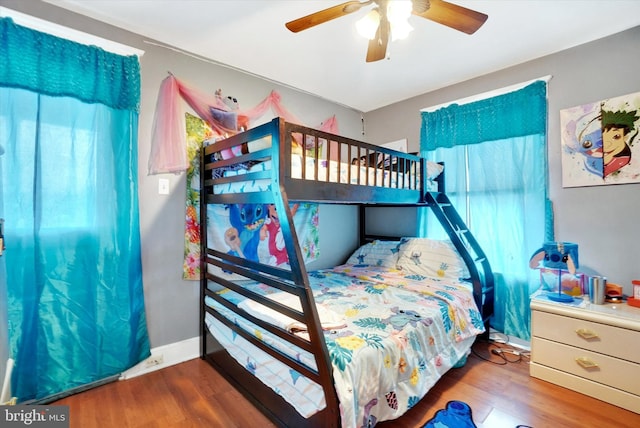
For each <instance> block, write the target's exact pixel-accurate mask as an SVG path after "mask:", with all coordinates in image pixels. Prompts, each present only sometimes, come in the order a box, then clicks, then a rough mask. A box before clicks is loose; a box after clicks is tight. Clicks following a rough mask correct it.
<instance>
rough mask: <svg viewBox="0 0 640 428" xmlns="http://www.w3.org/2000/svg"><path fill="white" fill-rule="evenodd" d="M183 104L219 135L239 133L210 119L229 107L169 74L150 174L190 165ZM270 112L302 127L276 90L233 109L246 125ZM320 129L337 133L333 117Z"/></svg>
mask: <svg viewBox="0 0 640 428" xmlns="http://www.w3.org/2000/svg"><path fill="white" fill-rule="evenodd" d="M182 101H185V102H186V103H187V104H188V105H189V106H190V107H191V108H192V109H193V110H194V111H195V112H196V114H197V115H198V116H200V117H201V118H202V119H203V120H205V121H206V122H207V123H208V124H209V125H211V127H212V128H213V130H214V131H215V132H217V133H219V134H220V135H223V136H225V135H226V136H229V135H233V134H235V133H237V132H238V131H237V130H236V129H228V128H225V127H224V126H222V124H221V123H220V122H218V121H217V120H216V119H215V118H214V117H213V115H212V113H211V108H215V109H218V110H222V111H229V107H228V106H227V105H226V104H225V103H224V102H222V100H221V99H220V98H219V97H217V96H216V95H215V94H211V95H209V94H204V93H202V92H200V91H198V90H196V89H194V88H193V87H191V86H190V85H188V84H186V83H184V82H182V81H180V80H178V79H176V77H175V76H173V75H169V76H168V77H167V78H166V79H164V80H163V81H162V84H161V85H160V91H159V93H158V100H157V102H156V111H155V116H154V119H153V135H152V141H151V153H150V155H149V164H148V168H149V175H153V174H163V173H177V172H181V171H186V169H187V168H188V166H189V161H188V159H187V150H186V147H187V142H186V132H185V127H186V125H185V109H184V103H183V102H182ZM269 109H271V110H273V112H274V113H275V114H276V116H280V117H282V118H284V119H285V120H286V121H288V122H293V123H298V124H303V123H302V121H300V120H299V119H298V118H297V117H296V116H294V115H293V114H291V113H290V112H289V111H288V110H287V109H286V108H285V107H284V106H283V105H282V101H281V99H280V94H279V93H278V92H276V91H271V93H270V94H269V95H268V96H267V97H266V98H265V99H264V100H263V101H261V102H260V103H259V104H258V105H257V106H255V107H253V108H251V109H247V110H242V109H240V110H234V112H235V113H237V115H238V124H239V125H247V126H248V125H249V124H250V123H252V122H253V121H255V120H256V119H258V118H260V117H262V116H264V115H265V114H266V113H267V111H268V110H269ZM319 129H320V130H322V131H325V132H329V133H332V134H337V133H338V122H337V120H336V117H335V116H332V117H330V118H329V119H327V120H325V121H323V122H322V125H321V126H320V127H319Z"/></svg>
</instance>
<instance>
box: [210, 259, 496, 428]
mask: <svg viewBox="0 0 640 428" xmlns="http://www.w3.org/2000/svg"><path fill="white" fill-rule="evenodd" d="M309 276H310V282H311V285H312V289H313V292H314V298H315V300H316V304H319V305H323V306H324V307H326V308H330V309H331V310H332V311H333V312H334V313H336V314H339V315H341V316H343V317H344V319H345V324H346V325H345V327H343V328H340V329H336V330H330V331H326V332H325V340H326V343H327V347H328V350H329V354H330V356H331V360H332V365H333V376H334V383H335V385H336V391H337V394H338V398H339V401H340V412H341V419H342V426H343V427H362V426H364V427H367V426H373V425H375V424H376V423H377V422H380V421H383V420H391V419H395V418H397V417H399V416H401V415H402V414H403V413H405V412H406V411H407V410H408V409H409V408H411V407H412V406H413V405H414V404H415V403H417V401H418V400H419V399H420V398H422V397H423V396H424V395H425V394H426V393H427V391H428V390H429V389H430V388H431V387H432V386H433V385H434V384H435V382H436V381H437V380H438V379H439V378H440V377H441V376H442V374H444V373H445V372H446V371H447V370H449V369H450V368H451V367H453V366H454V365H455V364H456V363H458V362H459V361H460V360H461V359H463V358H464V357H466V355H467V353H468V349H469V347H470V345H471V343H472V342H473V338H474V337H475V336H476V335H478V334H480V333H482V332H483V331H484V326H483V323H482V317H481V314H480V312H479V311H478V308H477V307H476V305H475V302H474V299H473V294H472V292H471V288H470V284H468V283H462V282H453V281H447V282H445V281H443V280H438V279H432V278H425V277H421V276H418V275H410V276H406V277H405V276H403V275H402V274H401V272H400V271H397V270H394V269H389V268H383V267H374V266H367V265H356V266H354V265H343V266H338V267H336V268H334V269H331V270H320V271H315V272H311V273H310V274H309ZM251 287H252V288H253V289H257V290H261V292H263V293H264V294H267V295H268V294H269V293H271V292H275V291H277V290H275V291H271V290H269V289H268V287H266V286H264V285H260V284H256V285H254V286H251ZM224 296H225V297H226V298H228V299H229V300H231V301H234V302H235V303H238V302H239V301H240V300H241V299H242V297H241V296H240V295H237V294H236V293H233V292H226V293H224ZM208 303H209V302H208ZM229 316H231V317H233V318H238V317H237V316H236V315H235V314H231V315H229ZM236 321H240V325H243V323H242V321H243V320H236ZM245 323H248V322H246V321H245ZM251 325H252V326H253V327H251V326H248V325H247V326H244V328H247V330H248V331H251V332H255V334H258V335H259V337H261V338H262V340H269V341H272V340H273V339H272V338H269V337H268V336H269V333H268V332H266V331H264V330H262V331H261V329H259V328H258V327H256V326H255V325H253V324H251ZM214 335H215V333H214ZM228 337H229V340H232V341H235V340H236V338H237V337H238V336H237V335H233V336H228ZM270 343H271V342H270ZM280 346H282V344H279V345H278V347H280ZM293 352H294V355H299V354H300V350H299V349H297V348H296V349H295V350H293ZM247 355H255V354H254V353H248V354H247ZM240 358H242V357H240ZM300 358H301V359H302V361H313V357H312V356H309V355H306V356H305V355H301V356H300ZM239 362H240V363H241V364H243V365H245V364H246V363H247V360H246V359H244V360H239ZM260 364H261V363H260V362H256V361H252V362H251V369H252V371H253V372H254V373H255V374H256V375H257V376H259V371H260ZM310 365H312V364H310ZM272 371H273V370H272V368H270V369H269V373H270V375H272ZM290 372H291V369H289V367H288V366H284V365H283V377H284V378H289V379H293V378H296V379H297V377H296V376H293V377H292V376H291V374H290ZM298 377H299V375H298ZM288 383H289V384H290V385H289V386H290V387H291V389H292V391H293V392H292V391H287V389H288V387H285V386H283V385H282V384H278V386H277V388H274V389H276V390H277V391H278V392H279V393H281V395H283V396H285V399H287V400H288V401H290V402H291V400H294V401H295V399H297V398H299V396H300V395H302V394H300V393H296V392H295V387H296V385H295V384H296V383H297V382H296V381H292V382H288ZM301 384H304V385H305V388H308V385H307V384H306V383H301ZM305 394H307V392H305ZM286 395H291V397H287V396H286ZM310 400H311V401H313V400H314V399H313V398H310ZM315 401H316V402H321V403H324V400H323V399H322V400H320V399H315ZM320 408H321V407H320Z"/></svg>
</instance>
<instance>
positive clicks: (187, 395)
mask: <svg viewBox="0 0 640 428" xmlns="http://www.w3.org/2000/svg"><path fill="white" fill-rule="evenodd" d="M493 346H499V345H495V344H488V343H483V342H479V343H476V344H475V345H474V347H473V350H474V352H473V353H472V354H471V355H470V356H469V358H468V361H467V364H466V365H465V366H464V367H462V368H459V369H452V370H451V371H449V372H448V373H447V374H445V375H444V376H443V377H442V379H440V381H439V382H438V383H437V384H436V385H435V386H434V387H433V389H432V390H431V391H430V392H429V394H427V396H426V397H425V398H423V399H422V400H421V401H420V403H419V404H418V405H416V406H415V407H414V408H412V409H411V410H410V411H409V412H408V413H407V414H405V415H404V416H402V417H401V418H399V419H397V420H395V421H386V422H382V423H379V424H378V425H377V427H379V428H414V427H421V426H422V425H423V424H424V423H425V422H426V421H427V420H429V419H430V418H431V417H433V415H434V414H435V412H436V411H437V410H438V409H442V408H444V407H445V406H446V404H447V402H449V401H450V400H461V401H465V402H466V403H468V404H469V405H470V406H471V408H472V409H473V420H474V422H475V424H476V425H477V426H478V428H503V427H504V428H507V427H508V428H515V427H516V426H517V425H526V426H530V427H534V428H548V427H553V428H562V427H570V428H571V427H580V428H591V427H593V428H609V427H611V428H627V427H628V428H632V427H640V415H639V414H636V413H633V412H629V411H627V410H624V409H621V408H619V407H616V406H612V405H609V404H607V403H604V402H602V401H600V400H596V399H594V398H590V397H587V396H585V395H582V394H579V393H576V392H573V391H570V390H568V389H565V388H562V387H559V386H556V385H553V384H550V383H547V382H544V381H541V380H538V379H534V378H531V377H530V376H529V364H528V359H527V358H522V360H521V361H520V362H513V363H505V361H504V360H502V359H501V358H500V357H498V356H495V355H493V354H491V353H490V347H493ZM508 357H509V359H514V360H515V358H516V357H514V356H512V355H509V356H508ZM485 359H487V360H490V361H486V360H485ZM500 363H501V364H502V365H501V364H500ZM52 404H66V405H69V406H70V425H71V428H94V427H95V428H111V427H113V428H143V427H144V428H153V427H158V428H160V427H162V428H168V427H195V428H197V427H221V428H222V427H223V428H235V427H237V428H248V427H261V428H269V427H274V426H275V425H273V424H272V423H271V422H270V421H269V420H268V419H266V418H265V417H264V416H263V415H262V413H260V412H259V411H258V410H257V409H256V408H255V407H253V406H252V405H251V404H250V403H249V402H248V401H247V400H246V399H245V398H244V397H242V395H240V394H239V393H238V392H237V391H236V390H235V389H234V388H233V387H232V386H231V385H229V383H227V381H226V380H225V379H224V378H223V377H222V376H221V375H220V374H219V373H217V372H216V371H215V370H214V369H213V368H212V367H211V366H209V365H208V364H207V363H206V362H204V361H203V360H200V359H194V360H191V361H187V362H184V363H181V364H177V365H175V366H172V367H168V368H165V369H162V370H159V371H156V372H152V373H149V374H146V375H143V376H139V377H136V378H132V379H128V380H123V381H117V382H113V383H110V384H107V385H103V386H100V387H98V388H95V389H92V390H89V391H85V392H82V393H80V394H76V395H73V396H70V397H66V398H64V399H61V400H59V401H57V402H55V403H52Z"/></svg>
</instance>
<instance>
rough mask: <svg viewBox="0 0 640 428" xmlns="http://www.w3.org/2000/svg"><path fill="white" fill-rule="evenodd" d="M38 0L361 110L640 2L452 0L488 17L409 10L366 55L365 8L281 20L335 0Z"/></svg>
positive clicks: (600, 33)
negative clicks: (405, 28) (458, 19)
mask: <svg viewBox="0 0 640 428" xmlns="http://www.w3.org/2000/svg"><path fill="white" fill-rule="evenodd" d="M44 1H47V2H49V3H52V4H55V5H57V6H61V7H64V8H67V9H70V10H72V11H74V12H78V13H81V14H83V15H87V16H89V17H92V18H95V19H98V20H100V21H104V22H107V23H109V24H112V25H115V26H117V27H121V28H124V29H127V30H129V31H132V32H134V33H138V34H141V35H143V36H145V37H147V38H149V39H153V40H155V41H158V42H161V43H162V44H166V45H169V46H171V47H173V48H177V49H179V50H182V51H185V52H188V53H190V54H193V55H196V56H198V57H202V58H206V59H208V60H211V61H214V62H216V63H222V64H226V65H228V66H231V67H233V68H236V69H239V70H243V71H246V72H248V73H251V74H253V75H257V76H260V77H264V78H266V79H269V80H272V81H275V82H278V83H281V84H284V85H287V86H290V87H294V88H297V89H300V90H302V91H305V92H308V93H311V94H314V95H318V96H320V97H322V98H325V99H327V100H330V101H333V102H336V103H339V104H342V105H345V106H348V107H351V108H354V109H356V110H359V111H362V112H368V111H371V110H374V109H377V108H380V107H384V106H386V105H389V104H392V103H395V102H398V101H402V100H405V99H407V98H410V97H413V96H415V95H419V94H422V93H425V92H429V91H432V90H436V89H439V88H442V87H445V86H448V85H451V84H454V83H458V82H461V81H465V80H468V79H471V78H473V77H477V76H481V75H484V74H487V73H491V72H493V71H496V70H500V69H503V68H506V67H509V66H512V65H516V64H520V63H523V62H525V61H529V60H531V59H535V58H539V57H541V56H544V55H548V54H551V53H554V52H557V51H561V50H564V49H567V48H570V47H573V46H576V45H579V44H582V43H586V42H589V41H592V40H596V39H599V38H602V37H605V36H608V35H610V34H614V33H617V32H620V31H623V30H626V29H629V28H632V27H635V26H638V25H640V1H638V0H480V1H471V0H450V2H451V3H455V4H458V5H460V6H464V7H467V8H470V9H474V10H477V11H479V12H483V13H486V14H487V15H489V19H488V20H487V22H486V23H485V24H484V26H483V27H482V28H480V29H479V30H478V31H477V32H476V33H475V34H473V35H467V34H464V33H461V32H458V31H455V30H452V29H450V28H448V27H445V26H443V25H440V24H437V23H435V22H433V21H428V20H426V19H423V18H420V17H417V16H412V17H411V19H410V23H411V25H412V26H413V27H414V29H415V30H414V31H413V32H412V33H411V34H410V36H409V38H408V39H406V40H402V41H396V42H390V44H389V49H388V51H387V53H388V56H389V57H388V59H385V60H381V61H378V62H373V63H366V62H365V53H366V50H367V42H368V41H367V40H365V39H363V38H362V37H360V36H359V35H357V33H356V32H355V29H354V23H355V21H356V20H358V19H359V18H360V17H361V16H363V15H364V14H366V12H367V10H368V9H369V7H366V8H363V9H362V10H360V11H359V12H356V13H353V14H351V15H347V16H343V17H341V18H338V19H335V20H333V21H330V22H327V23H324V24H321V25H319V26H316V27H313V28H311V29H308V30H305V31H302V32H300V33H297V34H294V33H292V32H290V31H289V30H287V29H286V28H285V26H284V24H285V23H286V22H288V21H291V20H293V19H296V18H299V17H301V16H304V15H307V14H309V13H312V12H315V11H318V10H320V9H325V8H327V7H330V6H333V5H336V4H339V3H341V1H313V0H311V1H309V0H307V1H295V0H288V1H273V0H262V1H260V0H126V1H125V0H91V1H88V0H44ZM638 42H639V46H640V40H639V41H638ZM637 53H638V52H635V54H637ZM614 66H624V64H617V65H614ZM594 67H603V69H606V65H605V64H594ZM534 77H535V76H534Z"/></svg>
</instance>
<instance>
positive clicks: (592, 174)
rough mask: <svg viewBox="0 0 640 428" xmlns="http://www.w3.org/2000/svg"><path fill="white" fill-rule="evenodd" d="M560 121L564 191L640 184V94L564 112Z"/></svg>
mask: <svg viewBox="0 0 640 428" xmlns="http://www.w3.org/2000/svg"><path fill="white" fill-rule="evenodd" d="M560 119H561V128H562V178H563V186H564V187H575V186H590V185H600V184H622V183H632V182H638V181H640V153H637V154H636V155H635V156H633V154H634V152H636V151H640V148H638V144H636V143H637V140H636V139H637V136H638V133H639V132H640V93H636V94H631V95H627V96H623V97H618V98H611V99H608V100H604V101H601V102H596V103H591V104H586V105H582V106H577V107H573V108H570V109H566V110H562V111H561V112H560ZM634 157H637V158H638V159H635V160H634Z"/></svg>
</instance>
